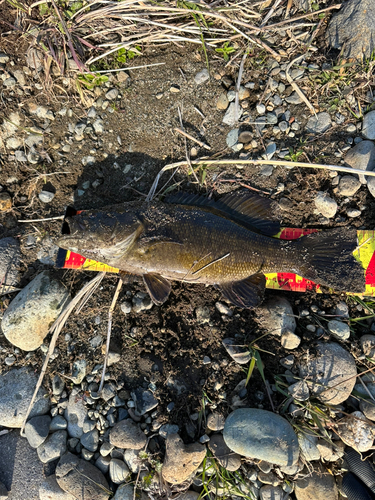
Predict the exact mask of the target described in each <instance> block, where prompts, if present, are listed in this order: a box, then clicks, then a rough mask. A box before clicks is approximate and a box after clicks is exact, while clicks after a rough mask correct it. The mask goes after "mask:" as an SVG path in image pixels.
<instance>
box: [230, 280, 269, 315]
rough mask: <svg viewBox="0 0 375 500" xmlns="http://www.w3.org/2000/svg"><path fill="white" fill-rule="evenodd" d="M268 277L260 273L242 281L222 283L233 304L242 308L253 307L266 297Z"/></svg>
mask: <svg viewBox="0 0 375 500" xmlns="http://www.w3.org/2000/svg"><path fill="white" fill-rule="evenodd" d="M265 287H266V278H265V276H264V274H261V273H258V274H253V275H252V276H249V278H246V279H245V280H242V281H234V282H231V283H224V284H220V288H221V291H222V293H223V295H224V297H225V298H226V299H227V300H229V302H231V303H232V304H234V305H235V306H237V307H241V308H242V309H244V308H245V309H253V308H254V307H256V306H258V305H259V304H260V303H261V302H262V300H263V297H264V290H265Z"/></svg>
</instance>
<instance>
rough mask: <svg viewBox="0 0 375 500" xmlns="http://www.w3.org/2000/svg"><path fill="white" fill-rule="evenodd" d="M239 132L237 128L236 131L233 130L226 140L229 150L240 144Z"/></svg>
mask: <svg viewBox="0 0 375 500" xmlns="http://www.w3.org/2000/svg"><path fill="white" fill-rule="evenodd" d="M238 132H239V129H238V128H235V129H233V130H231V131H230V132H228V135H227V138H226V143H227V146H228V148H232V147H233V146H235V145H236V144H237V143H238Z"/></svg>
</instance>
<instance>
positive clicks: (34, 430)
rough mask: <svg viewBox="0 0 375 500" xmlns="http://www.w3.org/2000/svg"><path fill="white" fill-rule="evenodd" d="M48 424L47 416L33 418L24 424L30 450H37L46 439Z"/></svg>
mask: <svg viewBox="0 0 375 500" xmlns="http://www.w3.org/2000/svg"><path fill="white" fill-rule="evenodd" d="M50 424H51V417H50V416H49V415H39V416H37V417H33V418H31V419H30V420H29V421H28V422H27V423H26V425H25V437H26V439H27V441H28V442H29V445H30V446H31V447H32V448H38V446H40V445H41V444H42V443H43V442H44V441H45V440H46V439H47V436H48V433H49V429H50Z"/></svg>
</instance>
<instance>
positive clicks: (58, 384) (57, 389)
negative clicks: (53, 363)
mask: <svg viewBox="0 0 375 500" xmlns="http://www.w3.org/2000/svg"><path fill="white" fill-rule="evenodd" d="M64 387H65V382H64V381H63V380H62V379H61V378H60V377H59V376H58V375H55V376H54V377H53V379H52V393H53V395H54V396H60V394H62V393H63V391H64Z"/></svg>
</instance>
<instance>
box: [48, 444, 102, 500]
mask: <svg viewBox="0 0 375 500" xmlns="http://www.w3.org/2000/svg"><path fill="white" fill-rule="evenodd" d="M56 479H57V483H58V485H59V486H60V488H62V489H63V490H64V491H66V492H68V493H70V494H71V495H73V497H74V498H75V499H76V500H86V499H90V500H108V499H109V497H110V495H111V492H110V491H109V485H108V483H107V480H106V479H105V477H104V476H103V474H102V473H101V472H100V470H99V469H98V468H97V467H95V466H94V465H92V464H91V463H90V462H87V461H86V460H82V459H79V458H78V457H77V456H75V455H73V454H72V453H66V454H65V455H63V456H62V457H61V458H60V460H59V463H58V464H57V468H56Z"/></svg>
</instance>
